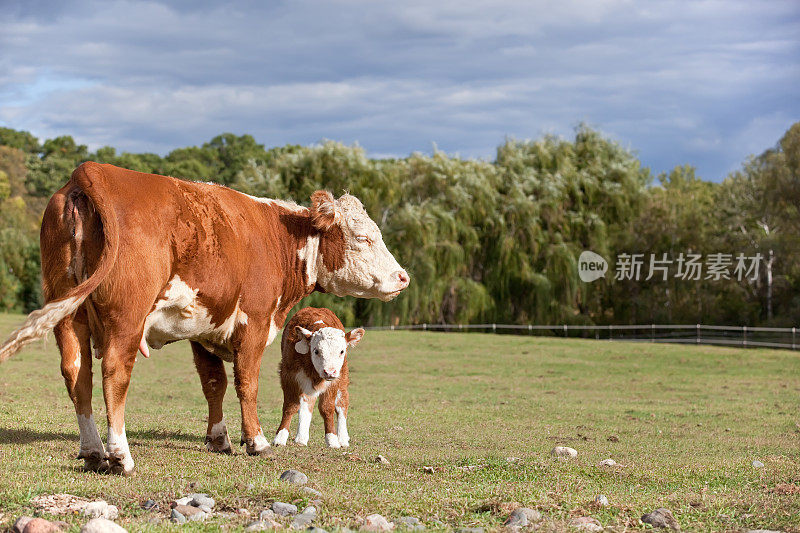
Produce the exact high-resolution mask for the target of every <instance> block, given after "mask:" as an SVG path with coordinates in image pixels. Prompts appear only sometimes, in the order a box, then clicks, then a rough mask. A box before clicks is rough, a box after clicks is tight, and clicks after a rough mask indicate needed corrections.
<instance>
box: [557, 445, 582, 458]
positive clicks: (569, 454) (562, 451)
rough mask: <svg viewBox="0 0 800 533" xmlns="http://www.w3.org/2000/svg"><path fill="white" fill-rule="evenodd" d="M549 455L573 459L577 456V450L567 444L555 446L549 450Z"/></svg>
mask: <svg viewBox="0 0 800 533" xmlns="http://www.w3.org/2000/svg"><path fill="white" fill-rule="evenodd" d="M550 455H552V456H554V457H558V458H561V459H574V458H575V457H578V450H576V449H575V448H570V447H569V446H556V447H555V448H553V449H552V450H550Z"/></svg>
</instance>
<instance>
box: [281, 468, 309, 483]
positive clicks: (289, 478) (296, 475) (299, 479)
mask: <svg viewBox="0 0 800 533" xmlns="http://www.w3.org/2000/svg"><path fill="white" fill-rule="evenodd" d="M281 479H282V480H283V481H286V482H287V483H294V484H295V485H305V484H306V483H308V476H307V475H305V474H304V473H302V472H300V471H298V470H287V471H286V472H284V473H283V474H281Z"/></svg>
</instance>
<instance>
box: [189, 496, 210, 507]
mask: <svg viewBox="0 0 800 533" xmlns="http://www.w3.org/2000/svg"><path fill="white" fill-rule="evenodd" d="M189 496H191V497H192V499H191V501H190V503H189V505H194V506H195V507H202V506H204V505H205V506H206V507H210V508H211V509H213V508H214V505H216V503H217V502H215V501H214V498H211V497H210V496H209V495H208V494H189Z"/></svg>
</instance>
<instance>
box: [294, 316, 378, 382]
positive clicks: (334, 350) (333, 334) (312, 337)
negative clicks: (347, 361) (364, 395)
mask: <svg viewBox="0 0 800 533" xmlns="http://www.w3.org/2000/svg"><path fill="white" fill-rule="evenodd" d="M296 330H297V332H298V333H299V334H300V335H301V337H300V341H299V342H298V343H297V344H296V345H295V349H296V350H297V351H298V352H299V353H309V352H310V354H311V362H312V363H314V369H315V370H316V371H317V373H318V374H319V376H320V377H321V378H322V379H324V380H326V381H333V380H334V379H336V378H338V377H339V376H340V375H341V372H342V365H343V364H344V358H345V355H347V348H348V347H349V346H355V345H356V344H358V343H359V341H360V340H361V338H362V337H363V336H364V329H363V328H357V329H354V330H353V331H351V332H349V333H347V334H345V332H344V331H342V330H341V329H338V328H320V329H318V330H317V331H314V332H311V331H309V330H307V329H305V328H303V327H301V326H296Z"/></svg>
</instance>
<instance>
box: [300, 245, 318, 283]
mask: <svg viewBox="0 0 800 533" xmlns="http://www.w3.org/2000/svg"><path fill="white" fill-rule="evenodd" d="M297 257H298V258H299V259H300V260H301V261H305V263H306V284H307V285H310V284H312V283H316V282H317V272H318V270H319V259H320V257H319V235H312V236H310V237H308V239H306V244H305V246H303V247H302V248H300V249H299V250H297Z"/></svg>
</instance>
